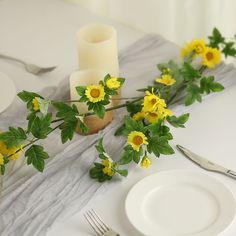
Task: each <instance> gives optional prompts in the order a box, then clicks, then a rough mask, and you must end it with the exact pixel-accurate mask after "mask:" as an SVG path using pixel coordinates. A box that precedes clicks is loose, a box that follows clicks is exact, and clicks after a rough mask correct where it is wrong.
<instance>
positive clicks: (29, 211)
mask: <svg viewBox="0 0 236 236" xmlns="http://www.w3.org/2000/svg"><path fill="white" fill-rule="evenodd" d="M177 58H179V47H178V46H176V45H175V44H173V43H171V42H169V41H167V40H165V39H164V38H162V37H161V36H158V35H147V36H145V37H143V38H141V39H140V40H138V41H137V42H136V43H134V44H133V45H131V46H130V47H128V48H126V49H125V50H123V51H122V52H121V53H120V56H119V61H120V69H121V76H123V77H125V78H126V79H127V81H126V83H125V86H124V89H123V96H125V97H131V96H136V95H137V92H136V91H135V90H136V89H137V88H141V87H144V86H145V85H147V84H151V83H152V82H153V79H154V78H155V77H156V76H157V75H158V71H157V69H156V64H157V63H161V62H166V61H168V60H169V59H177ZM211 73H212V74H214V75H215V76H216V78H217V80H218V81H221V82H222V83H223V84H224V86H225V87H229V86H232V85H233V84H234V83H235V82H236V79H235V77H236V69H235V68H234V67H233V65H224V64H223V63H222V64H221V65H219V66H218V67H217V68H216V69H214V70H213V71H211ZM42 94H43V95H44V96H45V97H47V98H53V99H60V100H62V99H64V98H65V99H67V98H68V94H69V83H68V78H66V79H65V80H64V81H63V82H62V83H61V84H60V85H59V86H58V87H57V88H55V87H50V88H46V89H44V90H43V91H42ZM173 109H174V111H175V114H179V113H180V112H185V111H187V110H188V109H189V108H186V107H184V106H182V105H176V106H175V107H174V108H173ZM124 115H125V109H123V110H119V112H116V115H115V119H114V121H113V122H112V123H111V124H110V125H109V126H108V127H106V128H105V129H104V130H102V131H101V132H99V133H98V134H94V135H90V136H80V135H77V134H76V135H75V137H74V139H73V140H72V141H71V142H68V143H67V144H64V145H62V144H61V141H60V133H59V131H55V132H54V133H52V134H50V136H49V138H48V139H47V140H45V141H41V143H42V144H43V145H44V146H45V149H46V151H48V152H49V154H50V159H49V160H48V162H47V165H46V168H45V170H44V172H43V173H38V172H37V171H35V170H34V169H33V168H32V167H31V166H26V164H25V160H24V159H23V158H22V160H23V161H22V160H18V161H17V162H16V164H15V167H14V169H13V171H11V172H10V171H9V174H6V175H5V176H4V186H3V192H2V199H1V204H0V235H1V236H32V235H34V236H38V235H40V236H42V235H45V234H46V232H47V229H48V228H50V227H51V226H52V224H53V223H54V222H56V221H58V220H63V219H65V218H68V217H70V216H72V215H73V214H74V213H76V212H78V211H80V210H81V209H82V207H83V206H84V205H85V204H86V203H88V202H89V200H91V199H92V198H93V197H95V196H96V195H98V194H102V193H103V192H104V191H106V190H107V189H109V188H111V187H112V186H115V185H116V183H117V182H119V181H121V180H119V179H117V180H116V181H112V182H111V183H105V184H101V183H97V182H96V181H94V180H91V179H90V177H89V175H88V171H89V169H90V167H91V166H92V164H93V162H94V160H95V159H96V158H97V153H96V150H95V147H94V145H95V144H96V142H97V141H98V139H99V138H101V137H104V140H105V147H106V149H107V151H108V153H109V154H110V155H111V156H112V157H113V158H119V154H120V153H121V150H122V147H123V145H124V144H125V139H124V138H122V137H114V131H115V130H116V129H117V128H118V127H119V126H120V124H121V122H122V118H123V116H124ZM25 116H26V109H25V106H24V104H22V103H21V102H19V101H18V100H16V101H15V103H14V104H13V105H12V106H11V107H10V108H9V109H8V110H7V111H6V112H4V113H3V114H1V115H0V130H6V129H7V127H8V126H23V127H25V126H26V123H25ZM122 180H123V179H122Z"/></svg>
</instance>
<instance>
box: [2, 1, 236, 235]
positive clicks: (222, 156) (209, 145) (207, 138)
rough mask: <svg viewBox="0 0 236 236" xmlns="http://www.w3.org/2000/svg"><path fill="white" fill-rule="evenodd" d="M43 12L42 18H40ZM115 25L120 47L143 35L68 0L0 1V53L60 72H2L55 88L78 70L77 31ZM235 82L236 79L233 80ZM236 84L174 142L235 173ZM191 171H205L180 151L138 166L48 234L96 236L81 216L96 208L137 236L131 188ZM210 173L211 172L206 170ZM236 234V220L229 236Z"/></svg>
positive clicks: (197, 108) (33, 85) (8, 68)
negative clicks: (130, 215)
mask: <svg viewBox="0 0 236 236" xmlns="http://www.w3.org/2000/svg"><path fill="white" fill-rule="evenodd" d="M42 13H43V17H42ZM95 21H96V22H97V21H99V22H103V23H109V24H112V25H113V26H114V27H116V29H117V31H118V47H119V49H123V48H124V47H126V46H128V45H130V44H131V43H133V42H134V41H135V40H137V39H138V38H140V37H141V36H143V33H141V32H137V31H135V30H133V29H130V28H128V27H125V26H123V25H121V24H118V23H116V22H111V21H110V20H108V19H105V18H102V17H98V16H95V15H93V14H91V13H89V12H88V11H87V10H84V9H82V8H80V7H79V6H76V5H73V4H70V3H68V2H65V1H58V0H51V1H46V0H42V1H39V0H38V1H32V0H21V1H14V0H2V1H0V32H1V37H0V52H1V53H5V54H8V55H12V56H15V57H18V58H21V59H24V60H26V61H29V62H33V63H36V64H40V65H42V66H50V65H57V66H58V68H57V69H56V70H55V71H54V72H52V73H49V74H45V75H43V76H34V75H32V74H29V73H27V72H25V71H24V70H23V69H22V68H21V67H20V66H19V65H16V64H13V63H9V62H6V61H3V60H0V70H1V72H3V73H5V74H7V75H8V76H10V77H11V78H12V79H13V80H14V82H15V84H16V88H17V91H20V90H22V89H25V90H31V91H38V90H41V89H42V88H44V87H47V86H55V85H57V84H58V83H59V82H60V81H61V80H62V79H63V78H65V77H66V76H67V75H68V74H70V73H71V72H72V71H74V70H76V69H77V68H78V65H77V55H76V45H75V33H76V31H77V30H78V29H79V28H80V27H81V26H83V25H85V24H87V23H90V22H95ZM232 79H234V78H232ZM235 100H236V86H234V87H232V88H230V89H228V90H227V91H224V92H222V93H220V94H218V95H217V96H214V97H211V98H209V99H208V100H206V101H204V102H203V103H202V104H196V105H194V106H193V109H192V112H191V118H190V121H189V122H188V124H187V125H186V129H174V130H173V134H174V141H173V146H175V144H181V145H183V146H186V147H188V148H190V149H191V150H193V151H194V152H196V153H199V154H200V155H202V156H205V157H207V158H208V159H209V160H211V161H214V162H217V163H219V164H221V165H223V166H225V167H227V168H231V169H234V170H236V159H235V156H236V149H235V147H234V145H235V137H234V134H235V133H236V122H235V120H236V109H235ZM174 169H193V170H199V171H202V172H204V173H205V172H206V171H204V170H202V169H200V168H199V167H198V166H196V165H194V164H193V163H192V162H190V161H189V160H187V159H186V158H185V157H183V156H182V155H181V154H180V153H179V152H178V151H177V150H176V154H174V155H172V156H163V157H160V158H159V159H156V160H154V161H153V165H152V167H151V168H149V169H145V170H144V169H140V168H138V167H136V168H134V169H133V170H132V172H131V173H130V174H129V176H128V177H127V179H125V180H124V181H122V182H120V183H117V186H116V187H115V188H113V189H112V190H111V191H109V192H107V193H105V194H104V195H102V196H99V197H97V198H96V199H94V200H93V201H91V202H90V203H89V204H88V205H87V206H85V208H84V210H83V211H82V212H80V213H78V214H76V215H74V216H73V217H71V218H68V220H67V221H64V222H60V223H58V224H57V225H54V226H53V227H52V228H51V229H49V230H48V234H47V236H62V235H63V236H64V235H70V236H73V235H76V236H77V235H81V236H82V235H83V236H87V235H94V233H93V231H92V230H91V228H90V227H89V225H88V224H87V222H86V221H85V220H84V218H83V212H84V211H86V209H90V208H94V209H96V210H97V211H98V212H99V213H100V215H102V217H103V218H104V220H105V221H106V222H107V223H108V224H109V225H111V226H112V227H113V228H114V229H116V230H117V231H118V232H119V233H120V234H121V235H123V236H138V235H139V234H138V233H137V232H136V231H135V229H133V228H132V227H131V225H130V224H129V222H128V220H127V219H126V217H125V213H124V200H125V198H126V195H127V193H128V191H129V190H130V189H131V187H132V186H133V185H134V184H135V183H136V182H138V181H139V180H140V179H142V178H143V177H145V176H147V175H150V174H152V173H156V172H160V171H164V170H174ZM207 173H208V172H207ZM208 174H209V175H211V176H214V177H216V178H217V179H219V180H220V181H222V182H223V183H224V184H225V185H226V186H228V187H229V188H230V189H231V191H232V192H233V194H234V195H235V196H236V182H235V180H233V179H230V178H228V177H225V176H223V175H220V174H216V173H208ZM223 235H227V236H233V235H236V221H234V222H233V224H232V225H231V226H230V227H229V229H228V230H227V231H225V233H223V234H222V236H223Z"/></svg>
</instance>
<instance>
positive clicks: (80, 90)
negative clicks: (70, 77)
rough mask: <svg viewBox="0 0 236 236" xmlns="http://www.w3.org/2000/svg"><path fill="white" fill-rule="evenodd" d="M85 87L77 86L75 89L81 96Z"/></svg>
mask: <svg viewBox="0 0 236 236" xmlns="http://www.w3.org/2000/svg"><path fill="white" fill-rule="evenodd" d="M86 89H87V87H86V86H77V87H76V91H77V93H78V94H79V95H80V96H83V95H84V94H85V91H86Z"/></svg>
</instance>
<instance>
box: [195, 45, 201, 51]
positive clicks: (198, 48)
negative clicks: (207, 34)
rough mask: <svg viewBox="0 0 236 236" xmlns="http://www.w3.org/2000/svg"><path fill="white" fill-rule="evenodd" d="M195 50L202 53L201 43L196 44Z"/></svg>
mask: <svg viewBox="0 0 236 236" xmlns="http://www.w3.org/2000/svg"><path fill="white" fill-rule="evenodd" d="M195 51H196V52H197V53H202V52H203V47H202V45H196V48H195Z"/></svg>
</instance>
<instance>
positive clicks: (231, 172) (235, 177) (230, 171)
mask: <svg viewBox="0 0 236 236" xmlns="http://www.w3.org/2000/svg"><path fill="white" fill-rule="evenodd" d="M226 175H228V176H230V177H232V178H234V179H236V172H235V171H232V170H227V172H226Z"/></svg>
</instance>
